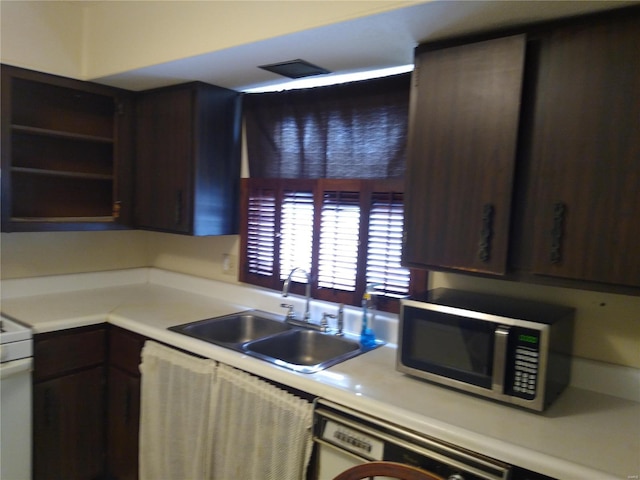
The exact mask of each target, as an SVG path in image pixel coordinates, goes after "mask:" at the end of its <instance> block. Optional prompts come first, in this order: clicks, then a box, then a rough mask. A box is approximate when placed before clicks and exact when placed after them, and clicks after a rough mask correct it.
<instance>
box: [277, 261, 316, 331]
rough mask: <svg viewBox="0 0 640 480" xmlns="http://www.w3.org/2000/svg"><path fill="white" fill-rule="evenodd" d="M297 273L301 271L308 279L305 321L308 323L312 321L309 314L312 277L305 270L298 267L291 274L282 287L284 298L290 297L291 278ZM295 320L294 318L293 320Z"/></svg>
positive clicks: (289, 316)
mask: <svg viewBox="0 0 640 480" xmlns="http://www.w3.org/2000/svg"><path fill="white" fill-rule="evenodd" d="M297 271H300V272H302V273H304V274H305V276H306V277H307V286H306V288H305V296H306V297H307V304H306V307H305V310H304V321H305V322H308V321H309V320H310V319H311V314H310V313H309V301H310V299H311V275H309V272H307V271H306V270H305V269H303V268H300V267H296V268H294V269H293V270H291V272H289V276H288V277H287V279H286V280H285V281H284V285H282V296H283V297H287V296H288V295H289V284H290V283H291V277H292V276H293V274H294V273H295V272H297ZM291 317H292V315H287V318H291ZM291 320H293V318H291Z"/></svg>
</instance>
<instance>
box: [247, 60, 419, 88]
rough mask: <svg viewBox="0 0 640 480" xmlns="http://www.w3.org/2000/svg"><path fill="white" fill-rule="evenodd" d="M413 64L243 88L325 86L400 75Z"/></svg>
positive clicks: (411, 68) (409, 69) (410, 68)
mask: <svg viewBox="0 0 640 480" xmlns="http://www.w3.org/2000/svg"><path fill="white" fill-rule="evenodd" d="M412 70H413V64H410V65H402V66H399V67H390V68H382V69H379V70H368V71H366V72H356V73H344V74H341V75H326V76H324V75H322V76H317V77H309V78H303V79H300V80H291V81H287V82H283V83H277V84H274V85H267V86H264V87H255V88H247V89H245V90H243V92H245V93H266V92H280V91H283V90H293V89H297V88H311V87H324V86H327V85H337V84H339V83H347V82H356V81H359V80H369V79H371V78H379V77H388V76H390V75H399V74H401V73H407V72H411V71H412Z"/></svg>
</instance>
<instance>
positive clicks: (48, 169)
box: [2, 65, 133, 231]
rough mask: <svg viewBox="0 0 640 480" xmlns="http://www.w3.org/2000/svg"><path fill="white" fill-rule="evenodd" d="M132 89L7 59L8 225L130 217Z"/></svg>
mask: <svg viewBox="0 0 640 480" xmlns="http://www.w3.org/2000/svg"><path fill="white" fill-rule="evenodd" d="M132 106H133V104H132V95H131V94H130V93H129V92H126V91H124V90H120V89H115V88H111V87H106V86H103V85H98V84H93V83H89V82H81V81H79V80H73V79H68V78H63V77H58V76H54V75H47V74H44V73H40V72H34V71H30V70H25V69H21V68H16V67H11V66H7V65H2V145H3V148H2V170H3V175H2V230H3V231H38V230H96V229H107V228H122V225H126V224H128V223H129V222H130V221H131V213H130V212H132V211H133V208H132V205H131V201H132V190H131V186H132V181H131V176H132V161H133V160H132V154H133V148H132V147H133V144H132V138H133V125H132V121H131V119H132V115H133V108H132Z"/></svg>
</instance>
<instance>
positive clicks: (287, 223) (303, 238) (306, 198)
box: [279, 189, 314, 283]
mask: <svg viewBox="0 0 640 480" xmlns="http://www.w3.org/2000/svg"><path fill="white" fill-rule="evenodd" d="M313 218H314V205H313V191H312V190H289V189H285V190H284V192H283V200H282V210H281V223H280V234H279V238H280V279H281V280H285V279H286V278H287V277H288V276H289V273H290V272H291V271H292V270H293V269H294V268H302V269H303V270H305V271H306V272H309V273H311V258H312V252H313ZM292 280H295V281H296V282H299V283H306V282H307V279H306V277H305V275H304V274H303V273H302V272H296V273H295V274H294V275H293V277H292Z"/></svg>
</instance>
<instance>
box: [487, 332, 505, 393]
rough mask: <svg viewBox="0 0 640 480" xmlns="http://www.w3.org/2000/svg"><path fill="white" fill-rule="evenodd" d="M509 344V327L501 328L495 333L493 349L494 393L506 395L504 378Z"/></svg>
mask: <svg viewBox="0 0 640 480" xmlns="http://www.w3.org/2000/svg"><path fill="white" fill-rule="evenodd" d="M508 343H509V327H506V326H500V327H498V328H496V331H495V332H494V348H493V375H492V377H493V379H492V382H491V389H492V390H493V391H494V392H498V393H504V380H505V378H504V376H505V370H506V367H507V366H506V360H507V345H508Z"/></svg>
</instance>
